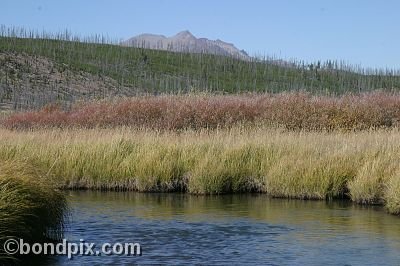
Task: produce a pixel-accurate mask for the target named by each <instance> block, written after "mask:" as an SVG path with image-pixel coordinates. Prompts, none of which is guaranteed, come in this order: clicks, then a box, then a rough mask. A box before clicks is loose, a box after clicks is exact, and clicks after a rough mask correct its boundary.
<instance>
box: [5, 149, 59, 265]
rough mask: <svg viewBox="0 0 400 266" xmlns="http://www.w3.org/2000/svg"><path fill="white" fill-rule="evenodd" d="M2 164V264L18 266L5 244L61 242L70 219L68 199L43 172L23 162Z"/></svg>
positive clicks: (7, 161) (6, 161) (10, 161)
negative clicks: (7, 251) (67, 217)
mask: <svg viewBox="0 0 400 266" xmlns="http://www.w3.org/2000/svg"><path fill="white" fill-rule="evenodd" d="M1 158H2V160H0V263H1V264H2V265H3V263H4V264H8V263H11V262H15V260H16V259H18V256H17V255H16V256H13V257H11V256H7V255H5V253H4V250H3V243H4V241H6V240H7V239H17V240H19V239H23V240H24V242H26V243H37V242H39V243H44V242H48V241H57V240H60V239H61V237H62V233H63V227H64V218H65V215H66V209H67V205H66V199H65V197H64V195H63V193H61V192H60V191H58V190H56V189H55V187H54V186H53V185H52V182H51V180H50V179H48V178H46V176H44V175H41V174H39V173H38V171H40V170H41V169H38V168H36V167H33V166H32V165H31V164H29V163H26V162H23V161H15V160H4V158H3V157H1Z"/></svg>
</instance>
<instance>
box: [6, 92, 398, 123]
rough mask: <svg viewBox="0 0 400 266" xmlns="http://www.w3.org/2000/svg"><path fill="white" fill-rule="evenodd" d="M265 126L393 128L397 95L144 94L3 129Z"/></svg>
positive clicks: (36, 114) (27, 118) (21, 118)
mask: <svg viewBox="0 0 400 266" xmlns="http://www.w3.org/2000/svg"><path fill="white" fill-rule="evenodd" d="M238 123H248V124H254V123H264V124H268V125H273V126H281V127H285V128H287V129H289V130H334V129H345V130H362V129H369V128H381V127H385V128H390V127H397V126H399V123H400V95H399V94H388V93H383V92H372V93H366V94H358V95H351V94H349V95H344V96H340V97H328V96H313V95H311V94H307V93H303V92H300V93H281V94H261V95H260V94H250V95H228V96H221V95H215V96H210V95H209V96H196V95H195V96H193V95H186V96H147V97H135V98H128V99H122V100H119V101H108V102H107V101H103V102H91V103H86V104H78V105H75V106H74V107H73V108H72V109H71V110H70V111H63V110H61V109H59V108H54V107H53V106H51V107H50V108H49V107H47V108H44V109H42V110H40V111H33V112H23V113H16V114H13V115H11V116H9V117H8V118H6V119H5V120H4V121H3V125H4V126H5V127H7V128H13V129H18V128H21V129H24V128H47V127H60V128H66V127H83V128H94V127H116V126H132V127H140V128H152V129H162V130H164V129H166V130H175V129H184V128H192V129H199V128H217V127H230V126H233V125H236V124H238Z"/></svg>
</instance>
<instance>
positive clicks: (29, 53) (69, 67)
mask: <svg viewBox="0 0 400 266" xmlns="http://www.w3.org/2000/svg"><path fill="white" fill-rule="evenodd" d="M97 42H98V41H97ZM276 62H277V61H276V60H268V59H265V60H251V61H245V60H238V59H235V58H233V57H228V56H218V55H211V54H203V53H200V54H197V53H177V52H170V51H160V50H152V49H142V48H135V47H122V46H120V45H115V44H100V43H86V42H80V41H79V40H74V41H72V40H67V41H66V40H56V39H43V38H16V37H0V105H1V107H0V108H2V109H9V108H12V109H27V108H36V107H40V106H43V105H45V104H47V103H50V102H55V101H56V102H60V103H62V104H63V105H66V106H67V105H69V104H70V103H72V102H75V101H77V100H80V99H84V100H87V99H101V98H105V97H110V96H132V95H137V94H142V93H150V94H162V93H187V92H204V91H206V92H218V93H241V92H271V93H275V92H282V91H288V90H290V91H292V90H306V91H309V92H312V93H323V94H342V93H346V92H360V91H361V92H363V91H371V90H375V89H385V90H398V89H399V88H400V76H398V75H394V72H378V71H375V72H369V74H360V73H361V72H362V71H363V70H360V69H356V68H351V67H349V66H346V65H344V64H342V63H340V62H326V63H317V64H311V65H307V64H304V63H301V62H293V64H290V65H283V64H277V63H276ZM356 70H357V71H358V72H357V73H356V72H355V71H356Z"/></svg>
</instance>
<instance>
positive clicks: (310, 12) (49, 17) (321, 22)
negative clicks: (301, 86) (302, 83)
mask: <svg viewBox="0 0 400 266" xmlns="http://www.w3.org/2000/svg"><path fill="white" fill-rule="evenodd" d="M0 3H1V9H2V12H1V13H2V14H1V16H0V24H2V25H5V26H19V27H25V28H28V29H35V30H40V31H41V30H45V31H48V32H59V31H63V30H65V29H68V30H70V31H72V32H73V33H76V34H78V35H81V36H85V35H93V34H104V35H108V36H110V37H111V38H114V39H117V40H120V39H127V38H130V37H133V36H135V35H138V34H141V33H154V34H163V35H166V36H171V35H174V34H176V33H177V32H179V31H182V30H189V31H190V32H192V33H193V34H194V35H195V36H196V37H206V38H209V39H221V40H224V41H226V42H231V43H234V44H235V46H236V47H238V48H239V49H244V50H246V51H247V52H248V53H249V54H251V55H255V54H257V55H269V56H276V57H279V58H283V59H298V60H305V61H307V62H312V61H316V60H328V59H330V60H344V61H345V62H347V63H350V64H355V65H361V66H363V67H378V68H396V69H400V15H399V12H400V1H397V0H320V1H317V0H301V1H300V0H292V1H290V0H275V1H272V0H270V1H269V0H246V1H244V0H236V1H235V0H230V1H227V0H199V1H194V0H142V1H138V0H136V1H134V0H131V1H129V0H113V1H111V0H64V1H60V0H0Z"/></svg>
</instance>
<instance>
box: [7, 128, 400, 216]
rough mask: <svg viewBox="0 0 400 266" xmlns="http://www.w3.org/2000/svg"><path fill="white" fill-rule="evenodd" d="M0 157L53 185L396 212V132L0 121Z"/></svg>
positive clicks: (399, 209)
mask: <svg viewBox="0 0 400 266" xmlns="http://www.w3.org/2000/svg"><path fill="white" fill-rule="evenodd" d="M0 136H1V138H0V157H1V158H4V159H6V160H23V161H26V162H30V163H33V164H34V165H36V166H37V167H38V168H40V170H41V171H43V172H45V173H48V177H47V178H48V179H49V180H51V182H54V183H55V184H57V186H58V187H59V188H63V189H102V190H135V191H143V192H172V191H185V192H188V193H194V194H219V193H237V192H260V193H267V194H268V195H270V196H272V197H285V198H300V199H321V200H322V199H332V198H350V199H351V200H352V201H354V202H358V203H361V204H383V205H385V207H386V208H387V210H388V211H389V212H390V213H392V214H399V213H400V132H399V131H398V130H397V129H392V130H375V131H359V132H347V133H344V132H330V133H328V132H301V131H300V132H288V131H286V130H279V129H268V128H265V127H260V128H257V127H240V126H235V127H232V128H230V129H223V130H196V131H193V130H184V131H156V130H134V129H130V128H114V129H64V130H57V129H47V130H35V131H15V130H14V131H12V130H6V129H0Z"/></svg>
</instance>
